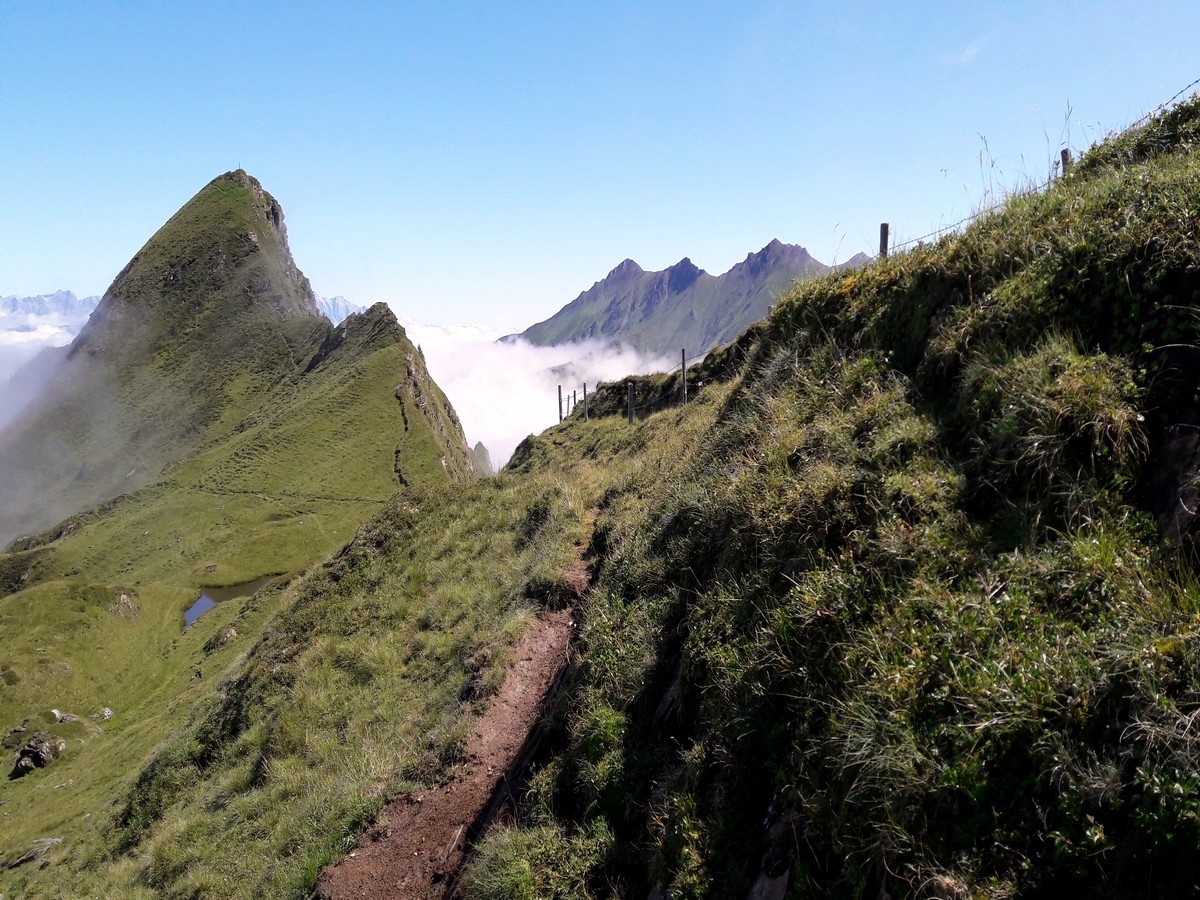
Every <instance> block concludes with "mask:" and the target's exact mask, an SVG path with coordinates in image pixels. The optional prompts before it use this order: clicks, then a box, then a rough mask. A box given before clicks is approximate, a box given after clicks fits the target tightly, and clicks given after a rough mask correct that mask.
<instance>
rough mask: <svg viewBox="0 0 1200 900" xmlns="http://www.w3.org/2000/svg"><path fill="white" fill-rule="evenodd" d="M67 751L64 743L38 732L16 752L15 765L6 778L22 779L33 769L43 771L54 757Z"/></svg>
mask: <svg viewBox="0 0 1200 900" xmlns="http://www.w3.org/2000/svg"><path fill="white" fill-rule="evenodd" d="M66 749H67V744H66V742H65V741H61V740H57V739H56V738H54V737H52V736H51V735H48V734H43V733H42V732H38V733H37V734H35V735H34V736H33V737H31V738H30V739H29V740H28V741H26V742H25V744H24V746H22V747H21V749H20V750H18V751H17V759H16V763H15V765H14V766H13V770H12V772H10V773H9V775H8V777H9V779H10V780H12V779H15V778H22V777H24V776H25V775H28V774H29V773H30V772H32V771H33V770H34V769H44V768H46V766H48V765H50V763H52V762H54V758H55V756H57V755H58V754H60V753H62V752H63V751H64V750H66Z"/></svg>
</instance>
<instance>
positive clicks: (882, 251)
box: [879, 222, 888, 259]
mask: <svg viewBox="0 0 1200 900" xmlns="http://www.w3.org/2000/svg"><path fill="white" fill-rule="evenodd" d="M887 251H888V223H887V222H880V223H879V255H880V256H881V257H883V258H884V259H886V258H887Z"/></svg>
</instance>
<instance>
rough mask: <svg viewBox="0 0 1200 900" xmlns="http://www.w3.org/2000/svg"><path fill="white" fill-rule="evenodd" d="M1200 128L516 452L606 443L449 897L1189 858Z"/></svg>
mask: <svg viewBox="0 0 1200 900" xmlns="http://www.w3.org/2000/svg"><path fill="white" fill-rule="evenodd" d="M1198 137H1200V100H1195V99H1194V100H1192V101H1190V102H1188V103H1185V104H1182V105H1181V106H1179V107H1177V108H1175V109H1173V110H1171V111H1169V112H1167V113H1165V114H1162V115H1160V116H1158V117H1156V118H1155V119H1153V120H1152V121H1150V122H1149V123H1147V124H1145V125H1143V126H1140V127H1138V128H1136V129H1133V130H1131V131H1129V132H1127V133H1125V134H1122V135H1119V136H1117V137H1116V138H1114V139H1112V140H1110V141H1108V142H1106V143H1105V144H1103V145H1102V146H1099V147H1098V148H1096V149H1095V150H1093V151H1092V152H1091V153H1089V154H1088V155H1087V156H1086V157H1085V158H1084V159H1083V160H1082V161H1081V162H1080V164H1079V165H1078V166H1077V168H1076V169H1075V170H1074V171H1073V172H1072V173H1071V174H1070V175H1069V176H1068V177H1066V178H1065V179H1063V180H1061V181H1060V182H1058V183H1057V184H1056V185H1054V186H1053V187H1052V188H1051V189H1049V190H1048V191H1046V192H1045V193H1044V194H1041V195H1038V196H1026V197H1017V198H1014V199H1013V200H1012V201H1011V202H1010V203H1009V204H1007V206H1006V207H1005V208H1004V209H1002V210H1000V211H999V212H997V213H995V214H994V215H990V216H988V217H986V218H984V219H983V220H981V221H979V222H977V223H976V224H974V225H973V226H972V227H971V228H969V229H968V230H967V232H966V233H965V234H963V235H962V236H961V237H950V238H946V239H945V240H943V241H941V242H939V243H937V244H935V245H932V246H926V247H921V248H918V249H916V250H914V251H912V252H909V253H906V254H902V255H898V256H896V257H894V258H891V259H888V260H884V261H879V262H876V263H875V264H873V265H871V266H868V267H866V268H864V269H862V270H861V271H858V272H856V273H854V274H851V275H846V276H835V277H829V278H825V279H821V280H818V281H815V282H811V283H809V284H807V285H805V286H803V287H801V288H799V289H797V290H796V291H794V292H793V293H792V294H790V295H789V296H788V297H786V298H785V299H784V300H783V301H781V303H780V304H779V306H778V308H777V309H776V310H775V312H774V313H773V315H772V316H771V317H770V319H769V320H768V321H767V322H766V323H765V324H764V325H763V326H762V327H760V328H758V329H756V330H755V331H754V332H753V333H751V334H748V335H746V336H745V337H744V338H743V339H742V340H741V341H740V342H739V345H738V346H737V347H734V348H732V349H731V350H730V351H729V352H728V353H727V354H725V355H723V356H719V357H718V358H716V359H714V360H712V361H711V364H710V365H709V367H708V371H707V372H702V373H697V374H698V375H700V377H701V378H702V379H705V380H707V379H710V378H714V377H718V378H719V377H721V376H722V375H723V374H724V373H726V372H728V371H730V370H732V371H733V372H735V373H736V375H735V377H734V378H733V379H732V380H731V381H727V382H725V383H723V384H721V385H719V386H710V387H708V388H706V389H705V391H704V392H703V394H702V395H701V396H702V400H701V402H700V403H698V404H696V405H695V406H694V407H690V408H689V409H687V410H686V411H683V410H676V409H669V410H666V411H663V412H659V413H657V414H656V415H653V416H651V417H650V418H649V419H647V420H646V421H645V422H643V423H641V424H640V425H639V426H638V432H637V434H636V435H634V436H632V437H629V436H627V435H625V434H624V432H625V430H626V429H627V428H628V426H626V425H624V424H623V423H619V422H616V421H614V420H612V419H609V420H605V421H602V422H596V421H595V420H593V421H592V422H590V423H583V422H579V421H573V422H570V423H568V424H567V425H565V426H563V427H561V428H558V429H555V430H553V431H551V432H549V433H547V434H546V435H544V436H542V437H541V438H538V439H535V440H533V441H531V442H529V443H528V444H527V445H526V446H524V447H523V448H521V449H520V450H519V451H518V454H517V456H516V458H515V461H514V464H513V465H514V466H515V467H516V468H518V469H520V470H521V471H526V472H531V473H532V472H541V473H561V475H560V477H562V478H569V477H570V472H571V471H572V469H573V467H574V466H575V465H577V460H579V459H580V458H588V459H591V460H592V463H591V465H593V466H594V465H597V464H601V465H603V461H604V460H606V459H610V458H611V459H613V460H614V461H615V462H616V463H617V464H618V465H619V466H620V467H621V468H623V469H624V470H625V472H626V474H625V475H623V476H622V477H618V478H616V479H615V480H614V481H613V484H612V487H611V489H610V490H609V491H608V492H607V493H606V494H605V496H604V501H603V504H602V509H601V512H600V515H599V518H598V521H597V525H596V531H595V536H594V538H593V542H592V553H593V566H594V568H595V570H596V573H597V575H598V581H597V584H596V587H595V588H594V590H593V591H592V592H591V593H589V595H588V596H587V598H586V599H585V602H584V604H583V605H582V609H581V610H580V611H579V614H580V616H581V618H583V620H584V622H585V624H584V626H583V629H582V631H581V635H580V642H579V651H580V655H581V660H582V665H581V669H580V674H579V678H578V680H577V682H576V683H575V684H574V686H573V690H572V696H571V698H570V700H569V702H567V703H566V705H565V706H564V708H563V709H562V710H561V713H560V715H561V731H560V735H561V737H560V740H561V748H560V750H559V752H558V753H557V754H555V755H554V757H553V758H552V759H551V760H550V762H549V763H548V764H547V765H546V766H545V767H544V768H543V769H542V770H541V772H540V774H539V775H538V776H536V778H535V781H534V787H533V791H532V793H531V796H530V798H529V800H528V801H527V803H526V805H525V809H524V811H523V815H522V817H521V820H520V822H519V823H518V824H517V825H516V826H514V827H510V828H506V829H501V830H498V831H496V832H494V833H493V834H492V835H491V836H490V837H489V839H488V840H487V841H486V843H485V845H484V847H483V849H482V851H481V853H480V855H479V857H478V858H477V860H476V863H475V864H474V866H473V868H472V871H471V873H470V877H469V879H468V884H469V885H471V886H472V889H471V891H470V892H469V893H470V895H471V896H478V897H485V896H486V897H497V896H510V897H524V896H549V895H554V896H562V897H567V896H579V895H580V894H581V892H582V891H584V890H589V891H590V892H591V893H593V894H595V895H597V896H605V895H610V894H614V893H616V894H620V895H622V896H630V897H644V896H646V894H647V892H648V891H651V890H665V891H667V892H668V893H669V895H670V896H675V897H701V896H713V897H735V896H738V897H740V896H748V895H749V893H748V892H750V890H751V888H752V887H755V888H756V889H757V890H758V891H761V892H763V893H760V894H757V896H782V895H783V893H784V892H785V891H786V892H787V893H788V894H789V895H791V896H829V897H843V896H863V897H876V896H882V895H888V896H904V895H918V896H931V897H967V896H974V897H983V896H1044V895H1053V894H1057V895H1060V896H1098V897H1105V896H1108V897H1124V896H1133V895H1136V896H1152V897H1179V896H1194V895H1196V894H1197V893H1198V892H1200V882H1198V880H1197V872H1200V850H1198V848H1200V762H1198V759H1200V757H1198V756H1197V743H1196V740H1197V737H1196V735H1197V732H1196V725H1195V723H1196V718H1197V715H1198V714H1200V666H1198V664H1197V661H1198V660H1200V588H1198V586H1197V585H1198V583H1197V579H1196V575H1195V572H1194V567H1193V559H1194V557H1193V554H1192V551H1191V547H1192V545H1193V540H1192V537H1191V523H1192V520H1193V516H1194V511H1195V509H1196V505H1195V502H1194V501H1195V497H1196V481H1197V453H1196V449H1195V448H1196V443H1195V437H1194V434H1195V427H1196V426H1197V424H1200V423H1198V422H1197V419H1196V415H1197V406H1196V397H1197V390H1198V389H1200V368H1198V367H1197V365H1196V363H1197V361H1198V360H1197V356H1198V355H1200V349H1198V348H1200V323H1198V321H1197V315H1198V314H1200V274H1198V273H1200V247H1198V246H1197V235H1198V234H1200V187H1198V185H1200V143H1198V142H1197V138H1198ZM741 358H746V360H747V361H746V362H745V363H744V364H737V362H736V361H737V360H738V359H741ZM603 400H604V397H603V395H601V396H600V397H599V398H598V402H597V403H596V405H595V406H593V414H594V411H595V410H598V409H602V408H604V403H603ZM610 405H611V406H614V407H617V408H619V399H617V398H613V402H612V403H611V404H610ZM714 407H715V409H714ZM631 443H632V445H633V446H635V447H644V448H645V450H644V451H641V453H640V457H639V458H640V460H641V461H642V465H641V467H640V468H638V469H634V470H630V469H629V468H628V464H627V463H625V462H622V459H623V455H624V454H626V453H628V452H629V447H630V445H631ZM1181 545H1182V549H1181ZM597 833H603V834H606V835H609V839H608V840H607V841H606V842H602V843H600V844H595V843H592V844H587V845H586V846H589V847H592V848H593V850H592V852H591V853H590V855H586V854H585V855H581V854H580V853H575V854H567V853H564V852H563V851H564V848H566V847H580V846H583V844H581V841H583V840H584V839H586V838H587V837H588V836H589V835H595V834H597ZM656 896H661V894H656Z"/></svg>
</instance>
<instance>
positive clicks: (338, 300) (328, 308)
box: [316, 294, 366, 325]
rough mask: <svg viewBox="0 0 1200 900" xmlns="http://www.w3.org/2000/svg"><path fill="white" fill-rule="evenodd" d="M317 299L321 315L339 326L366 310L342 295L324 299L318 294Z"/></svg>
mask: <svg viewBox="0 0 1200 900" xmlns="http://www.w3.org/2000/svg"><path fill="white" fill-rule="evenodd" d="M316 297H317V309H318V310H319V311H320V312H321V315H323V316H325V318H327V319H328V320H329V321H330V322H332V323H333V324H334V325H337V324H339V323H340V322H341V321H342V320H343V319H345V318H346V317H347V316H349V315H351V314H353V313H360V312H364V311H365V310H366V307H365V306H359V305H358V304H357V303H351V302H350V301H349V300H347V299H346V298H345V297H343V296H342V295H341V294H338V295H337V296H336V297H322V296H321V295H320V294H318V295H316Z"/></svg>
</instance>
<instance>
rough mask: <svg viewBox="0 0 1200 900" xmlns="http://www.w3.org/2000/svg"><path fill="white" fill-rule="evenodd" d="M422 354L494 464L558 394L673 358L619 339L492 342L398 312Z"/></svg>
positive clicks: (546, 417) (545, 420)
mask: <svg viewBox="0 0 1200 900" xmlns="http://www.w3.org/2000/svg"><path fill="white" fill-rule="evenodd" d="M401 324H402V325H403V326H404V330H405V331H406V332H407V333H408V337H409V340H411V341H412V342H413V343H414V344H417V345H418V346H419V347H420V348H421V350H422V351H423V352H424V354H425V362H426V364H427V365H428V367H429V373H430V374H431V375H432V376H433V378H434V380H435V381H436V382H437V383H438V384H439V385H440V386H441V388H442V390H443V391H445V392H446V396H448V397H449V398H450V402H451V403H452V404H453V405H454V409H455V411H456V412H457V413H458V417H459V419H460V420H461V421H462V426H463V430H464V431H465V432H466V435H467V440H468V441H469V442H470V443H471V444H472V445H474V444H475V442H476V441H483V443H484V446H486V447H487V448H488V452H489V453H490V454H491V457H492V462H493V464H494V465H495V466H496V468H500V467H501V466H502V465H504V463H506V462H507V461H508V458H509V457H510V456H512V452H513V450H514V449H516V446H517V444H519V443H520V442H521V441H522V440H524V439H525V437H526V436H528V435H530V434H537V433H538V432H540V431H543V430H544V429H546V428H548V427H550V426H551V425H554V424H556V423H557V422H558V387H559V385H562V388H563V393H564V395H568V396H569V395H570V392H571V391H577V392H579V395H580V396H582V388H583V385H584V384H587V386H588V390H593V389H594V388H595V386H596V384H597V382H601V381H616V380H617V379H620V378H623V377H625V376H626V375H633V374H644V373H646V372H663V371H667V370H668V369H670V368H671V366H672V365H674V361H672V360H668V359H666V358H665V357H657V356H651V355H647V354H643V353H639V352H637V351H636V350H633V349H631V348H629V347H625V346H615V345H610V344H605V343H602V342H600V341H581V342H578V343H573V344H562V345H559V346H557V347H537V346H534V345H533V344H530V343H528V342H527V341H524V340H521V339H515V340H511V341H508V342H505V343H498V342H497V339H498V338H499V337H500V336H501V335H503V334H506V333H507V331H505V330H503V329H495V328H487V327H484V326H480V325H423V324H420V323H416V322H412V321H409V320H405V319H401Z"/></svg>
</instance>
